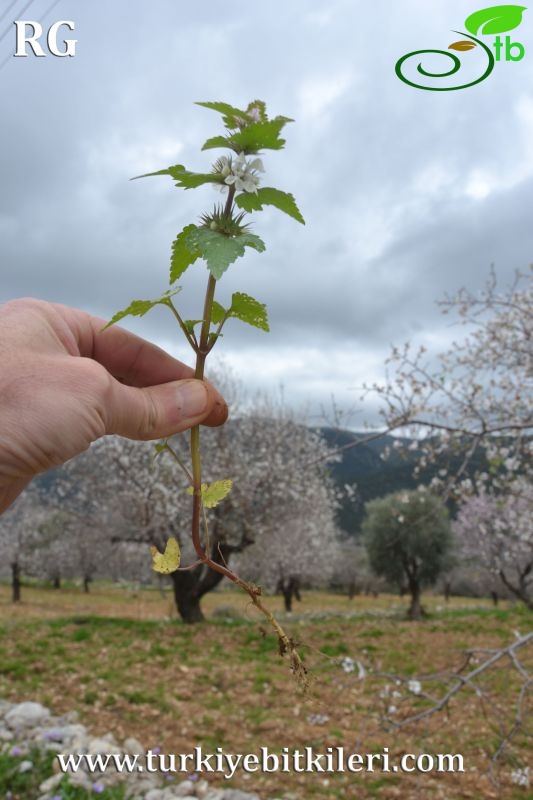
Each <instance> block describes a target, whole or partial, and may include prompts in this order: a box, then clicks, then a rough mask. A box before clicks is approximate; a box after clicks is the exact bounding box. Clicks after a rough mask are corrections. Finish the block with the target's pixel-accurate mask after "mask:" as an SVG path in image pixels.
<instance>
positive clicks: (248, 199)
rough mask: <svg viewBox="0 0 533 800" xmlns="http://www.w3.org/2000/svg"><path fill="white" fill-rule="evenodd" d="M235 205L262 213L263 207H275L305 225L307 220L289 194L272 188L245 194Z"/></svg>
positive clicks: (240, 195)
mask: <svg viewBox="0 0 533 800" xmlns="http://www.w3.org/2000/svg"><path fill="white" fill-rule="evenodd" d="M235 204H236V205H238V206H239V208H242V209H243V210H244V211H261V210H262V208H263V206H267V205H268V206H275V207H276V208H278V209H279V210H280V211H283V212H285V214H288V215H289V216H290V217H293V218H294V219H296V220H298V222H301V223H302V225H305V220H304V218H303V217H302V215H301V213H300V209H299V208H298V206H297V205H296V200H295V199H294V197H293V195H292V194H289V192H281V191H280V190H279V189H273V188H272V187H270V186H263V187H262V188H261V189H258V190H257V193H254V192H243V193H241V194H238V195H237V197H236V198H235Z"/></svg>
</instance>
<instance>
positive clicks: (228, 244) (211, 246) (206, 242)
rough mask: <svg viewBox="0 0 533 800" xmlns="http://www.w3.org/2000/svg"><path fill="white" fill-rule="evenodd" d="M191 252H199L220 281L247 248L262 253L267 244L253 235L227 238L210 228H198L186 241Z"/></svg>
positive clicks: (247, 234) (246, 234)
mask: <svg viewBox="0 0 533 800" xmlns="http://www.w3.org/2000/svg"><path fill="white" fill-rule="evenodd" d="M186 245H187V247H188V248H189V249H190V250H191V251H194V252H196V251H198V252H199V253H200V254H201V256H202V258H204V259H205V260H206V262H207V266H208V269H209V271H210V272H211V274H212V275H213V277H214V278H216V279H217V280H219V279H220V278H221V277H222V275H223V274H224V272H225V271H226V270H227V268H228V267H229V265H230V264H232V263H233V262H234V261H236V259H237V258H239V257H240V256H243V255H244V251H245V248H246V247H253V248H254V249H255V250H258V251H259V252H262V251H263V250H264V249H265V244H264V242H263V240H262V239H260V238H259V236H256V235H255V234H253V233H242V234H240V235H239V236H225V235H224V234H223V233H219V232H218V231H212V230H210V229H209V228H196V230H195V231H193V232H192V233H190V234H189V236H188V237H187V239H186Z"/></svg>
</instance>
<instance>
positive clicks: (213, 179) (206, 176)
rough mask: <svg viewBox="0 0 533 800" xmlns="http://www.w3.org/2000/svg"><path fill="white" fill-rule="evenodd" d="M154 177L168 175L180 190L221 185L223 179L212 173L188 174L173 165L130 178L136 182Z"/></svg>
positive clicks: (183, 169) (186, 170)
mask: <svg viewBox="0 0 533 800" xmlns="http://www.w3.org/2000/svg"><path fill="white" fill-rule="evenodd" d="M154 175H170V176H171V178H174V180H175V181H176V186H179V187H181V188H182V189H196V188H197V187H198V186H202V184H204V183H223V178H222V176H221V175H218V174H217V173H214V172H190V171H189V170H188V169H186V168H185V167H184V166H183V164H174V166H173V167H167V168H166V169H160V170H158V171H157V172H147V173H146V174H145V175H136V176H135V177H134V178H131V180H132V181H136V180H138V179H139V178H152V177H153V176H154Z"/></svg>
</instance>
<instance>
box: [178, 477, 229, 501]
mask: <svg viewBox="0 0 533 800" xmlns="http://www.w3.org/2000/svg"><path fill="white" fill-rule="evenodd" d="M232 486H233V481H232V480H230V479H229V478H224V479H223V480H221V481H215V482H214V483H209V484H207V483H202V503H203V504H204V506H205V507H206V508H214V507H215V506H217V505H218V504H219V503H220V501H221V500H223V499H224V498H225V497H226V496H227V495H228V494H229V493H230V491H231V487H232ZM193 493H194V489H193V487H192V486H189V487H188V489H187V494H193Z"/></svg>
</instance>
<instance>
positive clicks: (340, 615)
mask: <svg viewBox="0 0 533 800" xmlns="http://www.w3.org/2000/svg"><path fill="white" fill-rule="evenodd" d="M269 605H270V606H271V608H272V610H273V611H275V612H276V613H277V614H278V616H279V618H280V620H281V621H282V622H283V624H284V625H286V627H287V630H288V633H289V635H290V636H292V637H293V639H294V640H295V641H296V642H297V643H298V645H299V649H300V652H301V653H302V654H303V655H304V657H305V663H306V666H307V668H308V670H309V674H310V677H311V685H310V688H309V690H308V691H307V693H305V694H304V693H302V691H301V689H299V688H298V686H297V685H296V684H295V682H294V680H293V679H292V676H291V674H290V672H289V668H288V665H287V663H286V661H285V660H283V659H282V658H280V656H279V654H278V653H277V643H276V640H275V638H274V637H273V636H272V635H270V633H267V632H266V631H265V624H264V622H263V620H261V619H260V618H259V617H258V615H257V612H255V610H253V609H251V608H250V606H249V603H248V602H247V599H246V598H244V597H243V596H242V595H239V594H237V593H234V592H224V593H213V594H211V595H209V596H208V597H206V599H205V603H204V610H205V612H206V614H207V616H208V622H207V623H206V624H204V625H200V626H186V625H183V624H181V623H180V622H178V621H177V620H176V618H175V612H174V609H173V605H172V598H171V595H170V594H169V593H166V594H163V593H160V592H158V591H155V590H152V591H146V590H144V591H133V590H131V589H129V590H125V589H116V588H114V587H110V586H105V585H102V586H100V585H97V586H95V587H94V589H93V591H92V593H91V594H90V595H84V594H83V593H82V592H81V590H80V589H79V588H76V587H71V588H69V589H62V590H59V591H54V590H52V589H38V588H27V587H24V589H23V598H22V603H20V604H19V605H17V606H13V605H12V604H11V602H10V598H9V587H7V586H1V587H0V624H1V627H2V636H1V641H0V697H5V698H6V699H9V700H11V701H22V700H25V699H32V700H37V701H39V702H42V703H44V704H45V705H47V706H48V707H50V708H51V709H52V710H53V711H54V712H56V713H61V712H64V711H68V710H72V709H76V710H77V711H78V712H79V715H80V720H81V721H82V722H83V723H84V724H86V725H88V726H89V727H90V728H91V730H92V731H93V732H94V733H95V734H103V733H106V732H108V731H112V732H113V733H114V735H115V736H116V737H117V738H118V739H119V740H120V739H121V738H124V737H126V736H128V735H133V736H136V737H137V738H138V739H140V741H141V742H142V743H143V745H144V746H145V747H146V748H154V747H160V748H161V749H162V751H163V752H165V753H187V752H190V751H191V749H192V748H193V747H194V746H196V745H202V747H203V749H204V751H205V752H208V751H209V752H215V751H216V748H217V747H221V748H222V749H223V750H224V751H225V752H228V753H256V752H259V749H260V748H261V747H268V748H269V750H270V751H272V752H278V753H279V752H280V751H281V749H282V748H284V747H285V748H288V749H289V750H290V751H293V750H295V749H300V750H304V748H306V747H312V748H313V749H314V750H315V751H316V752H317V753H318V752H327V748H338V747H343V748H344V749H345V752H346V753H353V752H356V753H360V754H366V753H380V752H384V748H388V755H389V759H390V763H391V764H395V763H398V762H399V759H400V757H401V756H402V754H404V753H413V754H420V753H427V754H431V755H433V756H435V755H436V754H439V753H443V754H444V753H449V754H461V755H462V756H463V758H464V769H465V771H464V772H462V773H456V774H449V773H437V772H421V771H415V772H411V773H404V772H392V771H391V772H382V771H380V770H379V768H378V767H375V769H374V772H365V773H357V774H347V773H344V774H321V773H318V774H317V773H294V772H291V773H289V774H280V773H255V774H249V775H247V774H245V773H243V772H238V773H237V774H236V776H235V778H234V779H233V780H232V781H229V782H225V781H224V780H223V779H222V778H221V777H220V776H206V777H208V778H209V779H210V780H212V781H213V783H214V784H215V785H218V786H230V785H231V786H235V787H238V788H242V789H243V790H248V791H257V792H258V793H259V794H260V796H261V798H262V800H266V798H286V799H287V800H290V798H293V800H300V798H302V800H303V798H320V797H324V798H326V797H331V798H361V799H362V800H366V798H374V797H380V798H384V799H385V800H386V799H387V798H397V797H401V798H419V797H422V798H444V800H456V799H457V800H459V798H476V800H477V798H509V799H510V800H511V799H512V800H515V798H516V800H518V798H520V800H526V799H529V800H531V798H533V794H532V793H531V790H530V789H528V788H527V787H521V786H519V785H517V783H516V782H515V781H516V780H517V774H516V770H518V769H523V768H525V766H527V765H528V763H529V765H530V768H531V766H533V765H531V752H532V750H533V747H532V744H533V724H532V719H531V717H532V715H531V695H529V698H528V696H527V692H526V691H525V690H524V689H523V686H524V679H523V676H521V675H520V672H519V670H518V669H517V668H516V665H513V664H512V663H511V662H510V661H509V659H504V660H502V661H501V662H498V664H496V665H495V666H494V668H493V669H491V670H490V671H488V672H487V673H484V674H483V675H482V676H481V677H480V679H479V681H478V682H477V684H476V687H477V692H476V691H475V688H474V687H472V686H467V687H465V688H463V689H462V690H461V691H460V692H458V693H457V695H456V696H455V697H454V698H453V699H452V701H451V702H450V704H449V707H448V708H447V709H446V710H443V711H440V712H438V713H435V714H433V715H431V716H429V717H428V718H426V719H424V720H422V721H420V722H417V723H414V724H408V725H407V726H405V727H402V726H401V725H400V724H399V723H401V722H402V721H403V720H406V719H408V718H409V717H411V716H412V715H413V714H415V713H418V712H420V711H422V710H424V709H427V708H429V707H430V706H431V700H430V699H429V698H430V697H431V698H434V699H438V698H439V697H441V696H442V695H443V694H444V693H445V691H446V688H447V687H449V686H450V685H451V684H450V683H449V680H450V672H451V671H454V670H456V669H458V667H459V666H460V665H461V664H462V663H463V662H464V651H465V650H467V649H472V648H477V649H485V650H487V649H492V648H501V647H504V646H507V645H509V644H511V643H512V642H513V640H515V639H516V635H517V634H524V633H526V632H527V630H528V626H529V630H530V629H531V622H532V619H533V618H532V616H531V614H530V613H529V614H528V613H527V612H525V611H523V610H522V609H520V608H518V607H516V608H511V607H506V606H505V604H504V605H503V606H502V607H501V608H500V609H497V610H494V609H492V607H491V605H490V603H488V602H486V601H479V600H467V599H461V598H454V599H452V600H451V601H450V603H448V604H445V603H444V602H443V600H442V598H437V597H435V598H433V597H427V598H426V601H425V605H426V608H427V610H428V612H429V616H428V618H427V619H425V620H424V621H423V622H421V623H410V622H407V621H405V620H404V619H403V614H404V612H405V608H406V603H404V601H403V600H400V599H399V598H397V597H392V596H381V597H379V598H367V597H356V598H354V599H353V600H351V601H350V600H348V599H347V598H346V597H342V596H339V595H330V594H328V595H326V594H319V593H304V595H303V600H302V603H301V604H299V605H297V606H296V607H295V611H294V614H293V615H292V616H290V617H287V616H286V615H285V614H284V613H283V612H282V611H281V599H280V598H278V597H274V598H269ZM524 650H526V648H524ZM484 657H486V654H485V655H483V653H476V654H475V656H474V661H473V662H472V663H471V665H470V667H469V669H475V668H476V666H479V664H480V663H481V661H482V660H483V658H484ZM346 659H348V660H346ZM476 659H477V661H476ZM520 659H521V661H520V666H522V667H523V669H524V670H529V671H531V672H533V647H528V648H527V650H526V652H524V651H521V652H520ZM467 671H468V670H467ZM435 673H440V674H439V676H438V677H437V678H435V679H431V678H430V675H434V674H435ZM463 674H465V673H463ZM409 681H411V684H410V683H409ZM413 681H419V682H420V684H421V694H417V693H415V692H414V691H413V687H415V688H416V683H413ZM410 687H411V688H410ZM521 691H522V700H523V705H522V716H523V721H524V725H523V727H522V729H521V730H519V731H518V732H517V733H516V735H515V736H514V738H513V739H512V741H511V742H510V743H509V745H508V746H507V747H506V748H504V750H503V753H502V754H501V756H500V758H499V759H498V760H497V761H493V760H492V756H493V754H494V752H495V750H496V749H497V747H498V744H499V743H500V742H501V741H502V738H503V737H505V736H506V735H507V734H508V733H509V731H510V730H511V729H512V726H513V723H514V722H515V721H516V713H517V703H518V701H519V698H520V692H521ZM335 752H336V751H335ZM375 764H376V762H375ZM513 773H514V777H513Z"/></svg>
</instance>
